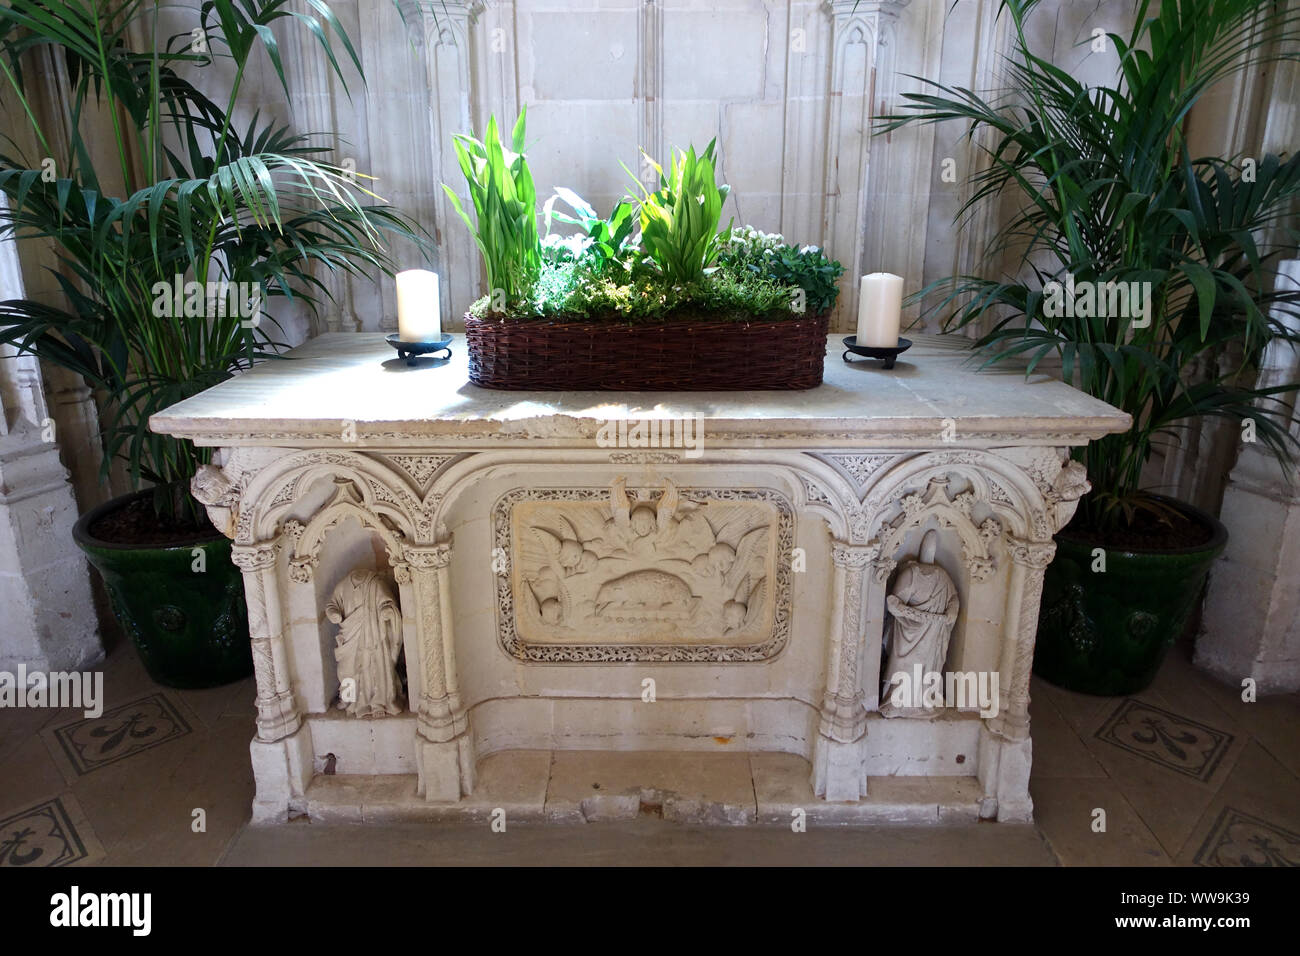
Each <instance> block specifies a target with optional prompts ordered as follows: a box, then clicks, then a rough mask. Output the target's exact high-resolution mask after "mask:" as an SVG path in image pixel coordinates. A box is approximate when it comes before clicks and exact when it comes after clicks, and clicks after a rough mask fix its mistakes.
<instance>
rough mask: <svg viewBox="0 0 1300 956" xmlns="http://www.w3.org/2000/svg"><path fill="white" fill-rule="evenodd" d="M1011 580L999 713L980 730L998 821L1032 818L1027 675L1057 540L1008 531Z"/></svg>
mask: <svg viewBox="0 0 1300 956" xmlns="http://www.w3.org/2000/svg"><path fill="white" fill-rule="evenodd" d="M1006 544H1007V553H1008V554H1009V555H1010V556H1011V581H1010V583H1009V586H1008V588H1007V604H1006V613H1005V615H1004V617H1003V622H1004V623H1003V635H1002V643H1001V646H1002V653H1001V658H1000V661H999V665H998V671H999V673H1000V674H1001V680H1000V681H999V688H998V713H997V714H996V716H993V717H990V718H987V719H986V720H985V721H984V726H983V727H982V728H981V732H980V744H979V746H980V755H979V779H980V783H981V784H982V785H983V787H984V800H983V806H982V808H981V813H982V815H983V816H985V817H988V818H993V817H996V818H997V819H998V820H999V821H1008V820H1009V821H1019V822H1028V821H1030V820H1032V819H1033V809H1034V805H1033V801H1031V800H1030V799H1029V770H1030V766H1031V763H1032V756H1033V751H1032V745H1031V741H1030V737H1029V677H1030V673H1031V672H1032V669H1033V663H1034V641H1035V640H1036V638H1037V636H1038V608H1039V604H1040V603H1041V602H1042V597H1043V572H1044V571H1045V570H1046V568H1047V566H1048V565H1049V564H1051V562H1052V557H1053V555H1055V554H1056V543H1055V542H1053V541H1026V540H1021V539H1019V538H1017V537H1015V536H1013V535H1007V536H1006Z"/></svg>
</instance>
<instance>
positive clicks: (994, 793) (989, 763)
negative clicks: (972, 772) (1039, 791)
mask: <svg viewBox="0 0 1300 956" xmlns="http://www.w3.org/2000/svg"><path fill="white" fill-rule="evenodd" d="M1032 762H1033V742H1032V741H1031V740H1030V739H1029V738H1028V737H1026V738H1024V739H1023V740H1006V739H1004V738H1002V737H999V736H998V735H997V734H995V733H993V732H992V731H991V730H989V728H988V726H987V725H983V726H981V727H980V737H979V761H978V764H977V766H978V768H979V769H978V777H979V782H980V785H981V786H982V787H983V788H984V796H983V798H982V799H981V801H980V818H981V819H983V820H997V821H998V822H999V823H1031V822H1033V819H1034V801H1033V800H1031V799H1030V798H1029V770H1030V765H1031V763H1032Z"/></svg>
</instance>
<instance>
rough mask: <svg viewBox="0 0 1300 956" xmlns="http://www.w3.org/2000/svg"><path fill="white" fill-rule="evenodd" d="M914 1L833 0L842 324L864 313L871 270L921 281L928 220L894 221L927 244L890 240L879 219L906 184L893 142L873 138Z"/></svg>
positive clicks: (831, 244)
mask: <svg viewBox="0 0 1300 956" xmlns="http://www.w3.org/2000/svg"><path fill="white" fill-rule="evenodd" d="M909 2H910V0H827V6H828V7H829V9H830V12H831V15H832V17H833V18H834V22H835V35H834V41H833V46H832V54H831V79H830V89H829V90H828V100H829V103H830V116H829V124H828V135H827V139H826V142H827V150H826V185H825V194H826V197H827V199H826V224H825V243H826V247H827V248H828V249H834V250H836V251H837V254H838V256H839V258H840V259H841V260H842V261H843V262H844V264H845V270H844V273H845V274H844V277H843V278H841V279H840V297H839V302H838V305H837V307H836V315H837V317H838V319H837V321H836V322H835V326H836V327H837V328H848V327H849V326H850V325H851V323H852V321H853V317H854V316H856V315H857V311H858V279H859V277H860V276H861V275H862V273H863V271H877V270H879V269H883V268H889V269H890V271H894V272H900V273H902V274H904V275H906V276H908V277H909V278H911V279H912V280H913V282H916V281H917V280H919V279H920V278H921V274H920V269H921V266H922V265H923V263H924V258H923V255H924V245H925V243H924V230H925V217H923V216H921V217H915V216H914V217H911V218H910V219H908V218H906V217H904V218H903V219H893V220H891V221H893V222H895V223H896V224H897V225H898V226H899V228H902V229H905V230H909V231H910V230H914V229H920V230H921V237H920V240H921V241H920V242H917V241H915V239H914V238H911V237H908V238H907V239H905V240H904V241H903V242H901V243H900V241H899V237H898V236H897V235H895V234H894V233H893V232H891V233H890V234H889V236H888V238H886V236H885V233H884V231H883V230H882V229H881V228H880V226H879V225H878V224H879V223H881V222H883V221H885V218H884V217H885V213H886V209H885V206H884V205H883V204H884V203H885V201H886V199H887V198H888V193H889V192H890V191H891V190H896V189H897V188H898V186H897V184H896V183H894V184H893V185H892V186H890V182H891V180H890V176H891V169H890V165H889V164H890V160H889V157H888V154H889V144H888V142H887V141H886V140H885V139H883V138H882V139H878V140H877V139H873V138H872V136H871V127H872V117H873V116H874V115H876V114H878V113H880V112H882V109H881V108H882V107H885V108H886V109H887V108H888V107H889V106H892V103H893V99H894V87H895V83H896V80H895V76H896V74H897V70H896V68H895V64H894V52H895V43H894V32H895V27H896V25H897V22H898V15H899V13H900V12H901V11H902V10H903V8H904V7H906V6H907V4H908V3H909ZM901 169H902V167H901V165H900V166H899V167H898V168H895V169H893V171H892V175H902V172H901ZM873 233H874V234H876V235H877V238H874V239H873ZM913 247H916V248H915V251H916V253H917V255H913ZM899 249H905V250H906V253H905V254H906V255H907V256H908V259H907V262H906V263H903V262H895V261H894V256H896V255H898V250H899ZM913 260H915V268H912V265H913ZM913 273H914V274H913Z"/></svg>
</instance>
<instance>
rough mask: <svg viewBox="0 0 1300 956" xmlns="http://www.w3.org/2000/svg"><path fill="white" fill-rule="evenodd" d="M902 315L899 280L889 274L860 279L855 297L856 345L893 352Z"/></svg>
mask: <svg viewBox="0 0 1300 956" xmlns="http://www.w3.org/2000/svg"><path fill="white" fill-rule="evenodd" d="M902 312H903V277H902V276H896V275H894V274H893V273H890V272H873V273H871V275H866V276H863V277H862V287H861V289H860V291H859V294H858V345H864V346H867V347H869V348H877V349H880V348H884V349H892V348H896V347H897V346H898V327H899V322H900V321H901V315H902Z"/></svg>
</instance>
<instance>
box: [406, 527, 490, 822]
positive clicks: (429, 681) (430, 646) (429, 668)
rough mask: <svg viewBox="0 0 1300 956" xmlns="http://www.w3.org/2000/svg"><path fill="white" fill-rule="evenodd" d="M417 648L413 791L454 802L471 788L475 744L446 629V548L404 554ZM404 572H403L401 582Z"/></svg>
mask: <svg viewBox="0 0 1300 956" xmlns="http://www.w3.org/2000/svg"><path fill="white" fill-rule="evenodd" d="M405 558H406V565H407V566H408V568H409V577H410V582H409V584H407V585H404V587H409V588H410V590H411V592H412V593H413V596H414V607H415V609H416V632H417V635H418V640H419V647H420V677H421V685H422V692H421V695H420V703H419V715H418V721H417V724H416V732H417V734H418V738H417V740H416V764H417V767H418V769H419V775H420V778H419V783H418V785H417V786H418V790H417V792H418V793H419V794H420V795H421V796H423V797H424V798H425V799H426V800H438V801H456V800H459V799H460V798H461V797H463V796H467V795H468V794H469V793H470V792H471V791H472V790H473V789H474V742H473V739H472V738H471V737H470V734H469V718H468V716H467V715H466V713H465V708H464V705H463V704H462V703H461V699H460V688H459V686H458V682H457V678H456V657H455V647H454V643H453V635H452V629H451V582H450V579H449V576H448V565H449V564H450V562H451V546H450V545H448V544H437V545H420V546H409V547H407V548H406V549H405ZM406 576H407V572H403V573H402V577H406Z"/></svg>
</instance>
